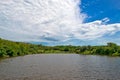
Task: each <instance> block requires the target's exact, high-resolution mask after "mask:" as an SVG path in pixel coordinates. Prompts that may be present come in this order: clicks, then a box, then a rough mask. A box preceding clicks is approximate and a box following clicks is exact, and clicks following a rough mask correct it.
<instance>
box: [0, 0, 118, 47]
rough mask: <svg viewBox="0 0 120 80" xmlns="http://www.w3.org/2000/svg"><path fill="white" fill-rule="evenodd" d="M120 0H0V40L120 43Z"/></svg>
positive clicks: (87, 43)
mask: <svg viewBox="0 0 120 80" xmlns="http://www.w3.org/2000/svg"><path fill="white" fill-rule="evenodd" d="M119 14H120V1H119V0H35V1H33V0H0V37H1V38H3V39H8V40H12V41H20V42H31V43H34V44H43V45H105V44H106V43H107V42H115V43H117V44H120V15H119Z"/></svg>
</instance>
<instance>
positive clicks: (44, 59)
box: [0, 54, 120, 80]
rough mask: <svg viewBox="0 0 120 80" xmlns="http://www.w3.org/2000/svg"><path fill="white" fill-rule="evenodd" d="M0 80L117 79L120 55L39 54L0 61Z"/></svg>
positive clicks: (119, 76)
mask: <svg viewBox="0 0 120 80" xmlns="http://www.w3.org/2000/svg"><path fill="white" fill-rule="evenodd" d="M0 80H120V58H119V57H106V56H88V55H87V56H86V55H78V54H38V55H28V56H22V57H16V58H10V59H5V60H2V61H0Z"/></svg>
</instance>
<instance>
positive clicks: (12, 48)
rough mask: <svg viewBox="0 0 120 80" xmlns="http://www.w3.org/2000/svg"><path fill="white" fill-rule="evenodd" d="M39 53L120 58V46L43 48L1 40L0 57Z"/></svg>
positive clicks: (41, 46) (109, 44) (111, 44)
mask: <svg viewBox="0 0 120 80" xmlns="http://www.w3.org/2000/svg"><path fill="white" fill-rule="evenodd" d="M38 53H77V54H87V55H90V54H92V55H109V56H120V46H118V45H117V44H115V43H111V42H110V43H107V45H106V46H90V45H88V46H72V45H67V46H43V45H34V44H29V43H23V42H12V41H8V40H4V39H0V57H14V56H22V55H27V54H38Z"/></svg>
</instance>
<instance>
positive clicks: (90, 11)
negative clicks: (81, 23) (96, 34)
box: [80, 0, 120, 24]
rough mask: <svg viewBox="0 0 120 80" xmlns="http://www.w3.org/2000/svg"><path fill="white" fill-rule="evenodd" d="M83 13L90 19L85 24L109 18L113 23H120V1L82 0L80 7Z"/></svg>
mask: <svg viewBox="0 0 120 80" xmlns="http://www.w3.org/2000/svg"><path fill="white" fill-rule="evenodd" d="M80 7H81V8H82V12H83V13H87V15H88V16H89V18H87V19H86V21H85V22H91V21H95V20H100V19H103V18H105V17H107V18H109V19H110V21H109V22H108V23H109V24H111V23H120V1H119V0H82V4H81V5H80Z"/></svg>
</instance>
